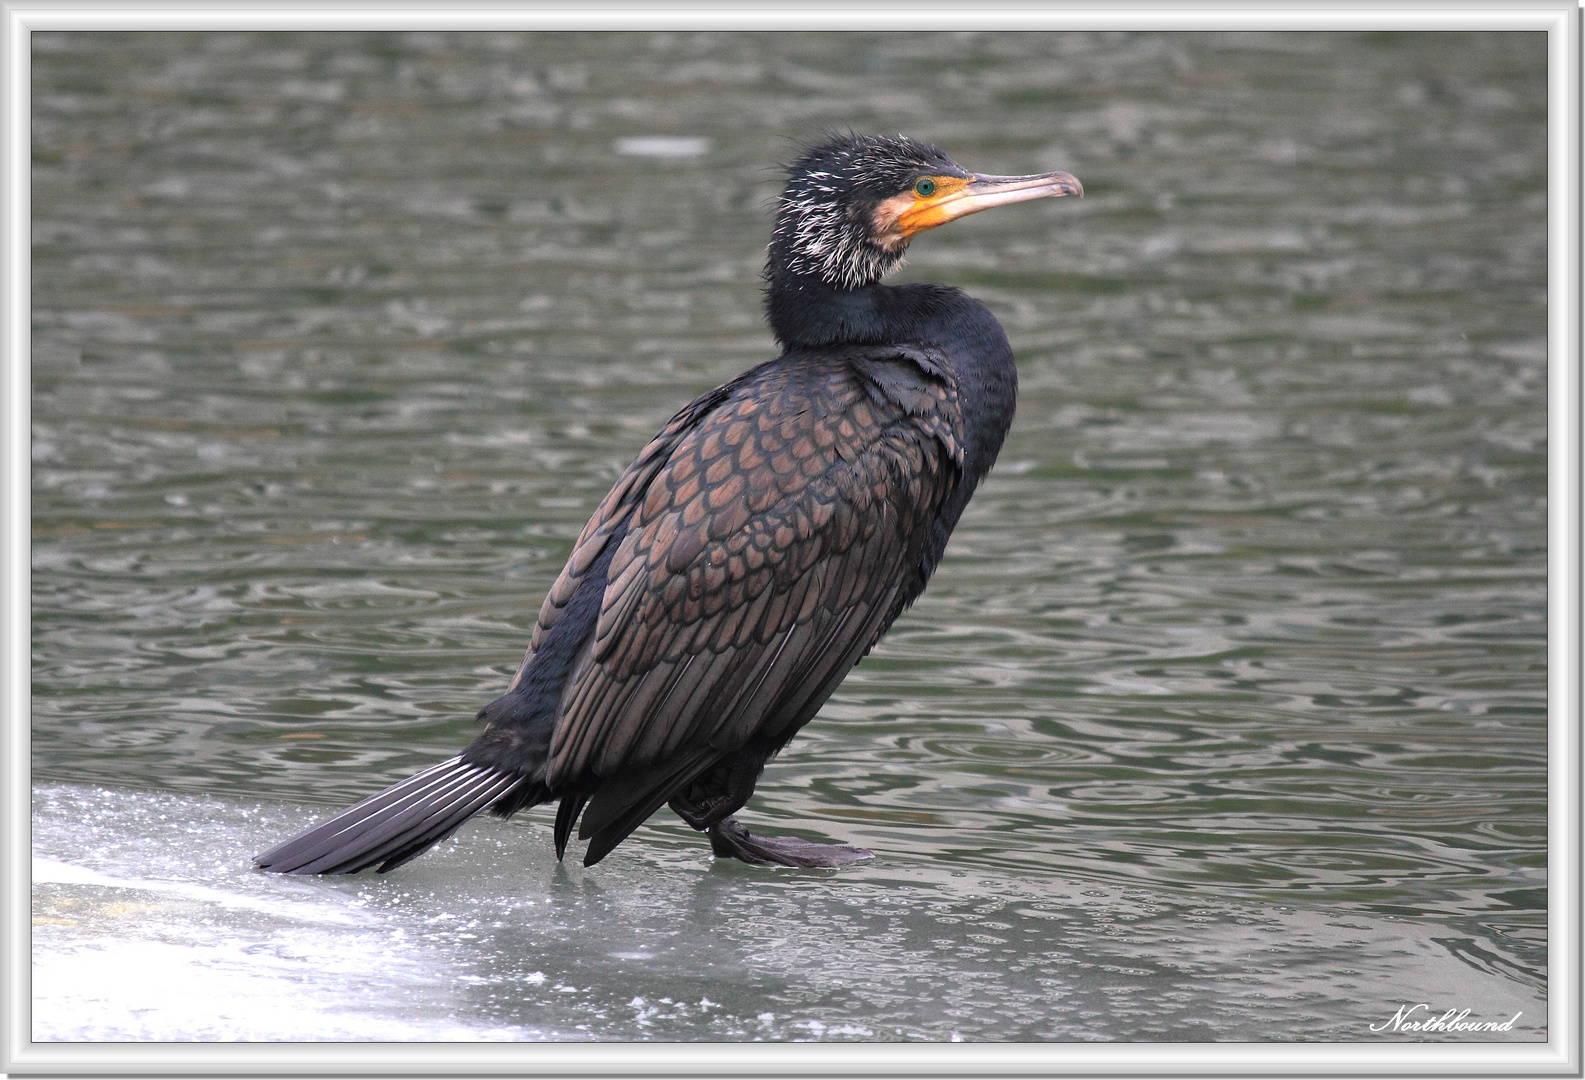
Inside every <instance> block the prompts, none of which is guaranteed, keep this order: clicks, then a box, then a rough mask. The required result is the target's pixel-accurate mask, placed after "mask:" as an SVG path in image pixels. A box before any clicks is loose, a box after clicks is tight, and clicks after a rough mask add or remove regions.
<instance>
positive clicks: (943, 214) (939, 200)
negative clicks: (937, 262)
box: [897, 172, 1084, 238]
mask: <svg viewBox="0 0 1585 1080" xmlns="http://www.w3.org/2000/svg"><path fill="white" fill-rule="evenodd" d="M1058 195H1078V196H1080V197H1082V196H1083V195H1084V185H1083V184H1081V183H1079V181H1078V179H1077V178H1076V177H1074V176H1073V175H1072V174H1070V173H1065V172H1049V173H1036V174H1034V175H1033V176H984V175H981V174H980V173H975V174H973V175H972V176H970V177H969V179H968V180H966V181H960V182H959V183H956V184H945V183H943V184H941V185H940V187H939V188H938V189H937V191H936V193H935V195H933V196H931V197H929V198H920V199H915V200H914V201H913V204H912V205H911V206H909V207H907V208H906V209H904V210H903V211H902V212H901V213H900V214H898V216H897V227H898V229H899V230H900V231H901V232H902V235H903V236H904V237H905V238H906V237H910V236H912V235H913V234H914V233H917V232H923V231H924V230H926V229H934V228H935V227H936V226H938V225H945V224H946V223H947V222H949V221H955V220H956V219H958V218H960V217H963V216H964V215H966V214H977V213H979V212H980V211H981V210H989V209H990V208H991V207H993V206H1006V205H1008V204H1009V203H1017V202H1025V201H1026V200H1029V199H1047V198H1053V197H1055V196H1058Z"/></svg>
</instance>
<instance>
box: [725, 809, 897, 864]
mask: <svg viewBox="0 0 1585 1080" xmlns="http://www.w3.org/2000/svg"><path fill="white" fill-rule="evenodd" d="M710 848H711V850H713V851H714V852H715V854H716V857H717V858H721V859H740V860H742V861H743V862H746V863H752V864H753V865H755V866H804V867H817V866H823V867H830V866H845V865H846V864H848V863H851V862H858V861H859V860H861V859H873V858H874V857H875V853H874V852H872V851H865V850H864V849H863V848H858V847H852V846H850V845H848V844H817V843H815V842H814V841H813V840H800V839H799V838H798V837H796V836H775V837H766V836H755V835H754V834H753V833H751V832H749V831H748V830H747V829H746V828H744V827H743V826H742V825H741V824H739V823H738V822H737V820H736V819H734V818H725V819H724V820H722V821H719V822H717V823H716V824H714V825H712V826H711V827H710Z"/></svg>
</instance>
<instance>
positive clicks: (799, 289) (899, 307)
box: [765, 273, 960, 349]
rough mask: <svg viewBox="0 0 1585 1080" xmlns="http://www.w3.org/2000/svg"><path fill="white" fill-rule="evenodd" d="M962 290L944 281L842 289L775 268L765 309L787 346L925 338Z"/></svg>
mask: <svg viewBox="0 0 1585 1080" xmlns="http://www.w3.org/2000/svg"><path fill="white" fill-rule="evenodd" d="M959 295H960V294H959V293H958V292H957V290H956V289H949V288H946V287H945V286H941V285H902V286H895V287H894V286H890V285H882V284H880V283H879V282H874V283H871V284H869V285H863V286H860V287H859V288H857V289H836V288H833V287H832V286H830V285H827V284H826V283H825V282H823V281H821V280H820V279H819V278H815V277H805V276H802V275H794V274H787V273H773V274H772V275H771V276H770V278H769V288H768V289H767V290H766V294H765V312H766V315H767V316H768V317H769V319H770V328H771V331H772V332H773V333H774V334H775V335H776V340H777V341H779V342H781V344H782V346H783V347H784V348H787V349H795V348H811V347H819V346H823V345H835V344H840V343H851V344H855V345H883V344H888V343H891V342H901V341H914V342H922V341H926V340H928V336H927V328H928V326H929V324H930V323H931V322H933V321H934V320H935V319H936V318H937V317H938V316H939V315H940V314H941V311H942V307H943V305H944V304H947V303H950V298H955V297H957V296H959Z"/></svg>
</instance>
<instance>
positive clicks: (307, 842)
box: [253, 756, 550, 874]
mask: <svg viewBox="0 0 1585 1080" xmlns="http://www.w3.org/2000/svg"><path fill="white" fill-rule="evenodd" d="M525 785H528V786H532V787H539V786H540V785H538V784H536V783H534V781H532V780H530V779H528V778H527V777H525V776H523V775H521V774H519V773H515V772H508V771H506V770H504V769H499V768H494V767H491V766H488V765H475V764H472V763H470V762H467V761H464V760H463V759H462V758H461V757H460V756H459V757H454V758H452V759H450V760H449V761H442V762H441V763H440V764H439V765H436V766H434V767H433V768H429V769H425V770H424V771H423V772H421V773H419V774H418V775H416V776H410V777H408V778H407V779H406V780H403V781H402V782H401V783H399V784H393V785H392V786H390V787H388V788H386V789H385V790H384V791H382V792H380V793H379V794H377V795H371V796H369V797H368V798H367V799H364V800H363V801H362V802H360V803H358V804H357V805H356V806H350V807H348V808H347V809H345V810H343V811H342V812H341V813H339V814H337V815H336V816H335V817H333V818H330V819H329V820H327V821H322V822H320V823H319V824H318V825H315V826H314V827H313V828H311V829H309V830H307V831H306V832H302V833H298V834H297V835H296V836H294V837H292V838H291V839H290V840H287V841H285V842H284V843H281V844H277V845H276V846H275V847H272V848H271V849H270V850H268V851H266V852H264V853H263V854H260V855H255V856H254V857H253V861H254V863H255V864H257V865H258V866H259V868H260V869H263V870H271V871H274V872H275V873H278V874H356V873H357V872H358V871H359V870H366V869H368V868H369V867H371V866H374V865H375V864H376V863H378V864H379V872H380V873H382V874H383V873H385V872H386V871H387V870H392V869H395V868H396V867H398V866H401V865H402V864H403V863H405V862H407V861H408V860H409V859H415V858H417V857H418V856H420V855H422V854H423V853H424V852H426V851H428V850H429V849H430V848H432V847H434V846H435V845H436V844H438V843H440V842H441V841H442V840H444V839H446V837H448V836H450V835H451V834H452V833H454V832H456V831H457V829H458V828H460V827H461V825H462V823H463V822H465V821H467V820H468V819H469V818H471V817H472V816H473V815H474V814H477V813H478V812H479V811H480V810H483V809H484V808H485V807H486V806H489V805H490V804H491V803H492V802H497V803H502V802H505V801H508V800H509V801H510V802H511V803H513V804H515V805H514V809H515V808H518V807H522V806H528V805H531V804H532V803H535V802H541V801H543V798H535V797H534V796H535V795H538V794H539V792H525V791H523V790H522V788H523V787H524V786H525ZM549 797H550V793H549V792H544V798H549Z"/></svg>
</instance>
